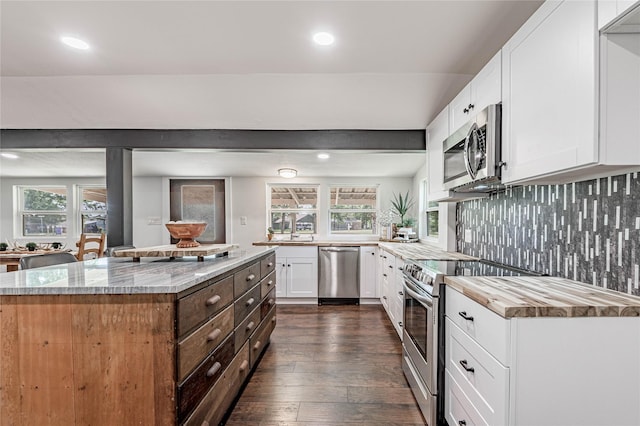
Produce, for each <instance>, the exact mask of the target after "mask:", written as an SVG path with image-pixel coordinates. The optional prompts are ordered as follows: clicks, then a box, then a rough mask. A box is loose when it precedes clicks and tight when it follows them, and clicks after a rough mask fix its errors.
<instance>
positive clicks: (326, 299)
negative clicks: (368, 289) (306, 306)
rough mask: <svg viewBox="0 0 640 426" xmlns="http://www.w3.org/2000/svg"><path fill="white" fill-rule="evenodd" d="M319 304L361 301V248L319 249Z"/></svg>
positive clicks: (356, 302)
mask: <svg viewBox="0 0 640 426" xmlns="http://www.w3.org/2000/svg"><path fill="white" fill-rule="evenodd" d="M318 263H319V266H318V304H319V305H322V304H326V303H333V304H336V303H355V304H358V303H359V301H360V248H359V247H320V248H319V249H318Z"/></svg>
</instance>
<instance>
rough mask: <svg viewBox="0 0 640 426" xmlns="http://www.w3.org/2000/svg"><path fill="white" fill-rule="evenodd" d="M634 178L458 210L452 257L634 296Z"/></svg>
mask: <svg viewBox="0 0 640 426" xmlns="http://www.w3.org/2000/svg"><path fill="white" fill-rule="evenodd" d="M639 175H640V173H639V172H635V173H628V174H624V175H618V176H610V177H605V178H600V179H594V180H588V181H583V182H575V183H569V184H560V185H529V186H519V187H509V188H507V189H506V190H505V191H504V192H501V193H498V194H494V195H491V197H490V198H485V199H476V200H470V201H465V202H461V203H458V205H457V210H456V219H457V225H456V244H457V250H458V251H459V252H461V253H464V254H468V255H471V256H477V257H481V258H483V259H488V260H493V261H496V262H500V263H505V264H508V265H512V266H517V267H520V268H527V269H532V270H535V271H537V272H542V273H546V274H549V275H552V276H560V277H565V278H570V279H574V280H577V281H582V282H585V283H589V284H593V285H597V286H600V287H605V288H609V289H613V290H617V291H621V292H624V293H629V294H634V295H638V296H640V288H639V283H638V281H639V279H640V271H639V269H638V265H639V264H640V176H639Z"/></svg>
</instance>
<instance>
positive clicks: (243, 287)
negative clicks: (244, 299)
mask: <svg viewBox="0 0 640 426" xmlns="http://www.w3.org/2000/svg"><path fill="white" fill-rule="evenodd" d="M258 281H260V262H256V263H254V264H253V265H251V266H249V267H248V268H244V269H242V270H240V271H238V272H236V273H235V274H234V275H233V295H234V296H235V297H239V296H242V294H243V293H244V292H245V291H247V290H249V289H250V288H251V287H253V286H254V285H256V283H257V282H258Z"/></svg>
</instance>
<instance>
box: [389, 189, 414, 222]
mask: <svg viewBox="0 0 640 426" xmlns="http://www.w3.org/2000/svg"><path fill="white" fill-rule="evenodd" d="M413 204H414V201H413V199H412V198H409V191H407V193H406V194H405V195H404V197H403V196H402V194H398V195H396V194H395V193H394V194H393V200H391V205H392V206H393V210H394V212H395V213H396V214H397V215H398V216H400V223H399V224H398V225H399V226H401V227H403V226H407V224H406V223H405V219H404V216H405V215H406V214H407V212H408V211H409V209H410V208H411V207H413ZM409 226H410V225H409Z"/></svg>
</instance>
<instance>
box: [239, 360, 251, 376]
mask: <svg viewBox="0 0 640 426" xmlns="http://www.w3.org/2000/svg"><path fill="white" fill-rule="evenodd" d="M248 366H249V361H247V360H246V359H245V360H244V361H242V364H240V368H239V369H238V370H240V372H241V373H242V372H243V371H244V370H246V369H247V367H248Z"/></svg>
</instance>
